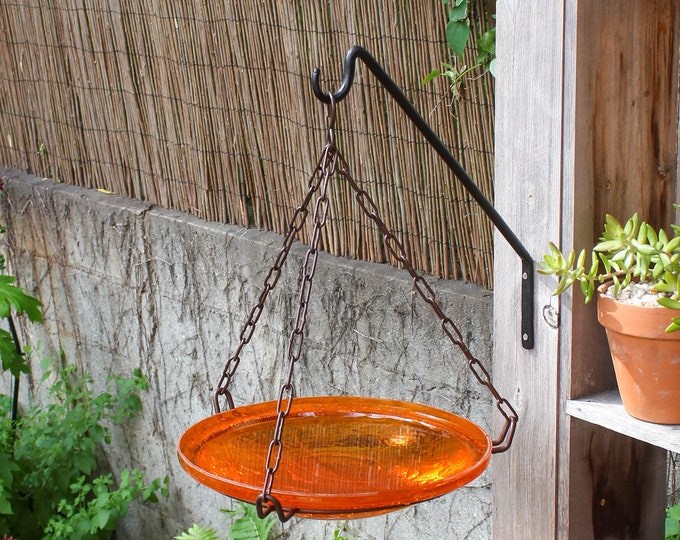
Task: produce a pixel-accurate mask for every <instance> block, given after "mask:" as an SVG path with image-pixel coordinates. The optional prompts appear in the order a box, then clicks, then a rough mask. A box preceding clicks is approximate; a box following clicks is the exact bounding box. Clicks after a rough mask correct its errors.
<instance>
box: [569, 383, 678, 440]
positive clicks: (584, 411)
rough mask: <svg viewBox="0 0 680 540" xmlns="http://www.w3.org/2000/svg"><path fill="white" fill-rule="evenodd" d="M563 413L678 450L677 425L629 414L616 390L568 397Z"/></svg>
mask: <svg viewBox="0 0 680 540" xmlns="http://www.w3.org/2000/svg"><path fill="white" fill-rule="evenodd" d="M566 413H567V414H568V415H570V416H573V417H575V418H580V419H581V420H585V421H586V422H590V423H591V424H597V425H598V426H602V427H605V428H607V429H611V430H612V431H616V432H618V433H622V434H624V435H627V436H629V437H633V438H635V439H638V440H641V441H644V442H646V443H649V444H653V445H655V446H660V447H661V448H665V449H666V450H671V451H672V452H680V425H673V426H667V425H661V424H652V423H650V422H643V421H642V420H637V419H635V418H633V417H632V416H630V415H629V414H628V413H627V412H626V411H625V410H624V409H623V405H622V403H621V397H620V396H619V392H618V390H611V391H608V392H604V393H602V394H596V395H593V396H588V397H586V398H582V399H573V400H568V401H567V405H566Z"/></svg>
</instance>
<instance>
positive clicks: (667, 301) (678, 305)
mask: <svg viewBox="0 0 680 540" xmlns="http://www.w3.org/2000/svg"><path fill="white" fill-rule="evenodd" d="M657 302H659V304H661V305H662V306H663V307H666V308H669V309H680V301H678V300H673V299H672V298H663V297H661V298H658V299H657Z"/></svg>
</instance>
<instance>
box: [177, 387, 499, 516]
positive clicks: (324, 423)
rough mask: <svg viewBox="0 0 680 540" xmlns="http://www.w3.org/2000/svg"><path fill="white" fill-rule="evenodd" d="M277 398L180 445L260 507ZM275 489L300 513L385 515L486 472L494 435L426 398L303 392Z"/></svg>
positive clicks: (288, 423)
mask: <svg viewBox="0 0 680 540" xmlns="http://www.w3.org/2000/svg"><path fill="white" fill-rule="evenodd" d="M276 417H277V414H276V402H275V401H270V402H266V403H257V404H254V405H248V406H244V407H237V408H235V409H232V410H229V411H225V412H221V413H218V414H215V415H213V416H210V417H208V418H206V419H204V420H202V421H200V422H198V423H196V424H194V425H193V426H191V427H190V428H189V429H188V430H187V431H186V432H185V433H184V435H183V436H182V438H181V439H180V441H179V445H178V456H179V460H180V463H181V464H182V466H183V467H184V469H185V470H186V471H187V472H188V473H189V474H190V475H191V476H192V477H193V478H195V479H196V480H198V481H199V482H200V483H201V484H204V485H206V486H208V487H210V488H212V489H214V490H216V491H218V492H220V493H223V494H225V495H228V496H229V497H232V498H234V499H239V500H242V501H245V502H248V503H252V504H254V503H255V501H256V499H257V497H258V496H259V495H260V494H261V493H262V489H263V485H264V479H265V475H266V459H267V451H268V448H269V444H270V441H271V440H272V437H273V434H274V427H275V425H276ZM281 443H282V450H281V461H280V464H279V468H278V470H277V471H276V473H275V475H274V480H273V484H272V490H271V495H273V496H274V497H276V498H277V499H278V501H279V503H280V504H281V506H282V507H283V508H284V509H288V510H295V514H296V515H297V516H299V517H308V518H318V519H349V518H360V517H367V516H370V515H376V514H382V513H385V512H390V511H392V510H397V509H399V508H403V507H406V506H409V505H411V504H414V503H418V502H422V501H426V500H429V499H433V498H435V497H439V496H441V495H444V494H446V493H448V492H450V491H453V490H454V489H456V488H459V487H461V486H463V485H465V484H467V483H469V482H470V481H472V480H473V479H475V478H476V477H477V476H479V475H480V474H481V473H482V472H483V471H484V469H486V467H487V465H488V463H489V459H490V457H491V447H492V443H491V439H490V438H489V436H488V435H487V433H486V432H485V431H483V430H482V429H481V428H480V427H479V426H477V425H476V424H474V423H473V422H471V421H469V420H467V419H465V418H461V417H460V416H457V415H455V414H452V413H449V412H446V411H443V410H440V409H435V408H432V407H427V406H425V405H419V404H416V403H407V402H402V401H394V400H387V399H379V398H366V397H349V396H340V397H308V398H295V399H293V401H292V403H291V409H290V412H289V414H288V416H287V417H286V420H285V423H284V425H283V431H282V436H281Z"/></svg>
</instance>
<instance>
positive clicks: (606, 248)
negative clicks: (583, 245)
mask: <svg viewBox="0 0 680 540" xmlns="http://www.w3.org/2000/svg"><path fill="white" fill-rule="evenodd" d="M622 247H623V244H622V243H621V241H620V240H605V241H603V242H600V243H599V244H597V245H596V246H595V247H594V248H593V250H594V251H597V252H600V253H615V252H617V251H618V250H620V249H621V248H622Z"/></svg>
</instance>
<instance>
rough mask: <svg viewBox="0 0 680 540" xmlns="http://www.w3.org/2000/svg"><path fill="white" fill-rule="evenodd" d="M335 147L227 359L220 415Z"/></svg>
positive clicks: (216, 403)
mask: <svg viewBox="0 0 680 540" xmlns="http://www.w3.org/2000/svg"><path fill="white" fill-rule="evenodd" d="M332 148H333V147H332V146H331V145H330V144H327V145H326V146H325V147H324V149H323V152H322V155H321V158H320V159H319V162H318V164H317V166H316V168H315V169H314V173H313V174H312V176H311V178H310V180H309V187H308V190H307V194H306V195H305V198H304V200H303V201H302V204H300V206H299V207H298V208H297V209H296V210H295V213H294V214H293V217H292V218H291V220H290V223H289V225H288V232H287V233H286V235H285V237H284V238H283V245H282V247H281V249H280V251H279V253H278V255H277V257H276V260H275V261H274V265H273V266H272V267H271V268H270V269H269V273H268V274H267V277H266V278H265V280H264V287H263V288H262V292H261V293H260V296H259V298H258V300H257V303H256V304H255V306H254V307H253V308H252V310H251V311H250V314H249V315H248V318H247V319H246V322H245V324H244V325H243V328H242V330H241V334H240V335H239V344H238V346H237V348H236V351H235V352H234V354H233V355H232V356H231V357H230V358H229V359H228V360H227V362H226V364H225V366H224V369H223V370H222V375H221V377H220V380H219V382H218V384H217V389H216V390H215V392H214V394H213V408H214V410H215V412H216V413H218V412H220V410H221V408H220V396H224V398H225V399H226V401H227V406H228V408H229V409H233V408H234V400H233V398H232V395H231V392H230V391H229V387H230V385H231V382H232V379H233V378H234V374H235V373H236V370H237V368H238V366H239V363H240V362H241V352H242V351H243V347H245V345H247V344H248V343H249V342H250V339H251V338H252V337H253V333H254V332H255V326H256V324H257V321H258V320H259V318H260V315H261V314H262V311H263V309H264V304H265V301H266V300H267V296H269V293H270V292H271V291H272V289H274V287H275V286H276V284H277V283H278V281H279V278H280V277H281V269H282V268H283V264H284V263H285V262H286V259H287V258H288V254H289V253H290V248H291V246H292V245H293V241H294V240H295V237H296V235H297V234H298V233H299V232H300V231H301V230H302V228H303V227H304V225H305V222H306V220H307V216H308V215H309V210H308V207H309V204H310V202H311V201H312V199H313V197H314V194H315V193H316V192H317V191H318V190H319V187H320V186H321V182H322V181H323V179H324V176H325V175H324V171H325V170H326V169H328V167H329V165H330V163H331V161H332V162H333V163H334V162H335V152H334V151H332Z"/></svg>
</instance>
